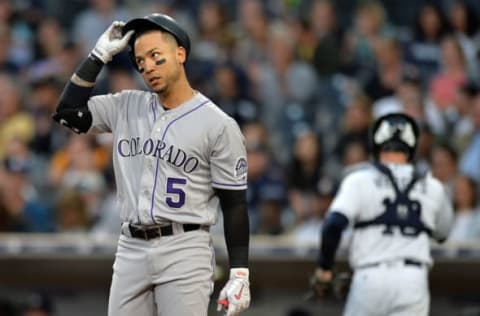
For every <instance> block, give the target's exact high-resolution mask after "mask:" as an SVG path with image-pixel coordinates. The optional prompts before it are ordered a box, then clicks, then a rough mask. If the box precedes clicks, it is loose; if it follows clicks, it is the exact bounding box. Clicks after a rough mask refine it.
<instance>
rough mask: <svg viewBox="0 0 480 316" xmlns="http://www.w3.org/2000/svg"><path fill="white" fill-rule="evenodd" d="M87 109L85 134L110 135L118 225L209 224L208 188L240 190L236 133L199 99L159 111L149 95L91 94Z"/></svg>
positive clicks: (212, 213)
mask: <svg viewBox="0 0 480 316" xmlns="http://www.w3.org/2000/svg"><path fill="white" fill-rule="evenodd" d="M88 107H89V109H90V111H91V112H92V118H93V120H92V126H91V127H90V130H89V133H108V132H110V133H112V134H113V138H114V141H113V148H112V151H113V167H114V172H115V180H116V184H117V197H118V200H119V205H120V217H121V219H122V220H123V221H127V222H131V223H136V224H142V225H152V224H162V223H166V222H178V223H194V224H202V225H212V224H214V223H215V222H216V220H217V213H218V209H219V200H218V198H217V197H216V195H215V192H214V188H220V189H229V190H245V189H246V188H247V160H246V150H245V143H244V139H243V135H242V133H241V131H240V128H239V127H238V125H237V123H236V122H235V121H234V120H233V119H232V118H231V117H229V116H228V115H227V114H225V113H224V112H223V111H222V110H221V109H219V108H218V107H217V106H216V105H215V104H214V103H212V101H210V100H209V99H208V98H207V97H205V96H204V95H203V94H201V93H199V92H197V93H196V94H195V95H194V96H193V97H192V98H191V99H190V100H188V101H186V102H185V103H183V104H181V105H180V106H178V107H176V108H174V109H170V110H165V109H164V108H163V107H162V106H161V104H160V101H159V98H158V95H157V94H156V93H152V92H146V91H137V90H126V91H122V92H120V93H116V94H106V95H100V96H94V97H92V98H90V100H89V102H88Z"/></svg>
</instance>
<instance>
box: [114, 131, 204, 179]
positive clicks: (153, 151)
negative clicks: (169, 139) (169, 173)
mask: <svg viewBox="0 0 480 316" xmlns="http://www.w3.org/2000/svg"><path fill="white" fill-rule="evenodd" d="M117 150H118V153H119V155H120V156H121V157H125V158H127V157H135V156H138V155H146V156H153V157H155V158H159V159H161V160H163V161H166V162H168V163H169V164H171V165H172V166H175V167H177V168H182V169H183V171H185V172H186V173H191V172H193V171H195V169H196V168H197V167H198V162H199V161H198V158H197V157H195V156H189V155H188V154H187V153H186V152H185V151H184V150H182V149H180V148H177V147H175V146H174V145H167V143H165V142H164V141H163V140H161V139H152V138H147V139H146V140H144V141H143V142H142V141H141V140H140V137H133V138H121V139H120V140H119V141H118V143H117Z"/></svg>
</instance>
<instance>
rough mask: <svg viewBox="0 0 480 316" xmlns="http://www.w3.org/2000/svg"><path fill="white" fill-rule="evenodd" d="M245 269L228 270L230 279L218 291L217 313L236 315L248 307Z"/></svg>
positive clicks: (227, 315)
mask: <svg viewBox="0 0 480 316" xmlns="http://www.w3.org/2000/svg"><path fill="white" fill-rule="evenodd" d="M248 275H249V272H248V269H247V268H233V269H230V279H229V280H228V282H227V284H225V286H224V287H223V289H222V290H221V291H220V296H219V297H218V301H217V303H218V306H217V311H221V310H225V311H226V313H225V315H226V316H233V315H238V314H239V313H240V312H242V311H244V310H245V309H247V308H248V307H249V306H250V283H249V281H248Z"/></svg>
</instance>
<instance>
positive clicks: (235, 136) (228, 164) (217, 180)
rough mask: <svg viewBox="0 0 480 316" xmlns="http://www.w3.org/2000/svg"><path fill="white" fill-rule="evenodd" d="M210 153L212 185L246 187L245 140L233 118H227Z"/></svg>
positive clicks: (232, 188)
mask: <svg viewBox="0 0 480 316" xmlns="http://www.w3.org/2000/svg"><path fill="white" fill-rule="evenodd" d="M210 155H211V156H210V171H211V175H212V187H214V188H218V189H226V190H245V189H246V188H247V153H246V149H245V141H244V138H243V135H242V133H241V131H240V128H239V127H238V125H237V123H236V122H235V121H234V120H233V119H229V120H228V121H227V123H226V124H225V125H224V126H223V128H222V129H221V131H220V133H219V135H218V136H217V138H216V139H215V140H214V144H213V148H212V150H211V154H210Z"/></svg>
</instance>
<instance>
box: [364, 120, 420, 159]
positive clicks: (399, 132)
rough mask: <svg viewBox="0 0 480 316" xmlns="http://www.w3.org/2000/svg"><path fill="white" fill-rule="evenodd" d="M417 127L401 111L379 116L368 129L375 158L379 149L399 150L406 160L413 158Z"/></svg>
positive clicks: (416, 141)
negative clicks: (406, 156)
mask: <svg viewBox="0 0 480 316" xmlns="http://www.w3.org/2000/svg"><path fill="white" fill-rule="evenodd" d="M418 137H419V128H418V125H417V123H416V122H415V120H414V119H413V118H412V117H410V116H408V115H406V114H403V113H391V114H387V115H384V116H381V117H379V118H378V119H377V120H376V121H375V123H374V124H373V127H372V129H371V130H370V148H371V150H372V154H373V157H374V158H375V160H377V159H378V156H379V153H380V151H401V152H405V153H406V154H407V155H408V160H409V161H412V160H413V159H414V158H415V154H416V151H417V145H418Z"/></svg>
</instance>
